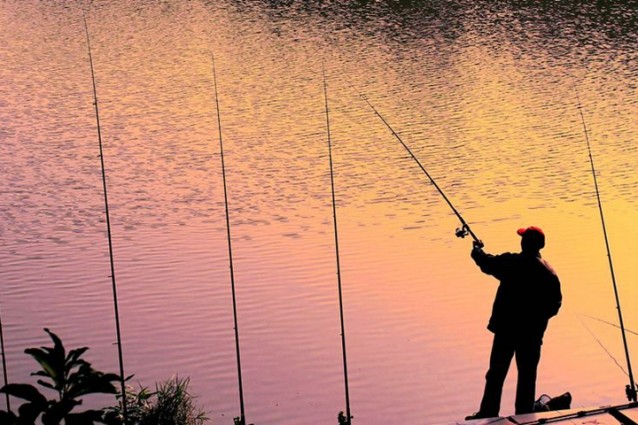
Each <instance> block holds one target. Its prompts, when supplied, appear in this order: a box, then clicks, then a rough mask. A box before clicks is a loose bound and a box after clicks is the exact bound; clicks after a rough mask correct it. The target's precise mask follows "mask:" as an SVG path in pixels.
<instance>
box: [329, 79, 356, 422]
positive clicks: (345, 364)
mask: <svg viewBox="0 0 638 425" xmlns="http://www.w3.org/2000/svg"><path fill="white" fill-rule="evenodd" d="M322 73H323V96H324V101H325V107H326V131H327V133H328V157H329V158H330V187H331V189H332V218H333V223H334V226H333V227H334V235H335V253H336V257H337V283H338V288H339V317H340V319H341V349H342V354H343V380H344V383H345V391H346V414H345V416H344V415H343V412H339V415H338V416H337V420H338V421H339V424H340V425H350V424H351V423H352V422H351V421H352V415H351V414H350V391H349V386H348V360H347V356H346V329H345V323H344V317H343V293H342V286H341V262H340V259H339V235H338V233H337V203H336V200H335V180H334V170H333V162H332V139H331V136H330V114H329V112H328V111H329V109H328V84H327V82H326V69H325V68H324V67H322Z"/></svg>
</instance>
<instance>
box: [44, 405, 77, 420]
mask: <svg viewBox="0 0 638 425" xmlns="http://www.w3.org/2000/svg"><path fill="white" fill-rule="evenodd" d="M79 404H81V403H80V402H79V401H76V400H61V401H60V402H56V403H53V404H52V405H51V406H49V408H48V409H47V411H46V412H44V415H42V424H43V425H58V424H59V423H60V421H62V419H64V417H66V415H67V414H68V413H69V412H71V410H73V408H74V407H75V406H77V405H79Z"/></svg>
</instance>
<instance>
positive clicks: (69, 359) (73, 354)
mask: <svg viewBox="0 0 638 425" xmlns="http://www.w3.org/2000/svg"><path fill="white" fill-rule="evenodd" d="M88 349H89V347H82V348H77V349H75V350H71V351H70V352H69V355H68V356H66V360H65V365H66V367H67V368H69V367H70V366H73V365H75V364H76V362H77V361H78V359H79V358H80V356H82V354H84V353H85V352H86V351H87V350H88Z"/></svg>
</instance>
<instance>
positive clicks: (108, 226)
mask: <svg viewBox="0 0 638 425" xmlns="http://www.w3.org/2000/svg"><path fill="white" fill-rule="evenodd" d="M82 16H83V17H84V29H85V30H86V46H87V49H88V53H89V65H90V67H91V81H92V82H93V105H94V106H95V122H96V126H97V139H98V144H99V146H100V166H101V169H102V188H103V191H104V212H105V215H106V233H107V236H108V241H109V259H110V263H111V284H112V287H113V307H114V310H115V330H116V335H117V355H118V359H119V363H120V384H121V386H122V415H123V416H124V423H126V422H127V420H128V412H127V407H126V383H125V381H126V379H125V378H124V356H123V354H122V334H121V332H120V313H119V308H118V302H117V284H116V282H115V261H114V258H113V237H112V234H111V220H110V216H109V198H108V192H107V185H106V170H105V167H104V151H103V149H102V130H101V127H100V112H99V108H98V100H97V88H96V84H95V71H94V69H93V55H92V54H91V39H90V38H89V25H88V23H87V22H86V13H85V12H84V10H82Z"/></svg>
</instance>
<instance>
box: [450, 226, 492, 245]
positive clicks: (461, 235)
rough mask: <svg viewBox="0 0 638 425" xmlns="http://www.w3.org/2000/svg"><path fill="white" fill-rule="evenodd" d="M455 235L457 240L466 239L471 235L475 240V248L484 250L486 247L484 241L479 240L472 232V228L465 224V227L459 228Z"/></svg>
mask: <svg viewBox="0 0 638 425" xmlns="http://www.w3.org/2000/svg"><path fill="white" fill-rule="evenodd" d="M454 234H455V235H456V237H457V238H461V239H464V238H465V237H466V236H467V235H470V234H471V235H472V238H474V241H473V242H472V244H473V245H474V248H483V247H484V246H485V245H484V244H483V241H481V240H479V239H477V238H476V236H474V234H473V233H471V232H470V226H468V225H467V224H465V223H464V224H463V226H461V227H458V228H457V229H456V231H455V232H454Z"/></svg>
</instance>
